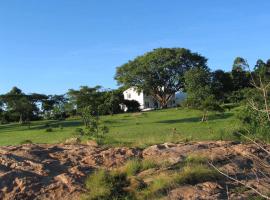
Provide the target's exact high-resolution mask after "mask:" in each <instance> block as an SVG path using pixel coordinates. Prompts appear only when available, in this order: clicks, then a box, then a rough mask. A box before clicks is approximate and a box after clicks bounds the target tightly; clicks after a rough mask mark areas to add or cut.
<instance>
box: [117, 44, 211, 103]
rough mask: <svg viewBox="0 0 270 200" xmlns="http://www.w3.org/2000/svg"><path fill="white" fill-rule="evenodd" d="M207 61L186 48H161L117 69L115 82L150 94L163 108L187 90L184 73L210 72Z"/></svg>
mask: <svg viewBox="0 0 270 200" xmlns="http://www.w3.org/2000/svg"><path fill="white" fill-rule="evenodd" d="M206 61H207V59H206V58H204V57H203V56H201V55H199V54H197V53H192V52H191V51H190V50H188V49H184V48H171V49H169V48H158V49H154V50H153V51H151V52H148V53H146V54H144V55H143V56H139V57H137V58H135V59H134V60H133V61H129V62H128V63H126V64H124V65H122V66H121V67H118V68H117V72H116V76H115V78H116V80H117V81H118V83H120V84H122V85H124V87H136V88H137V89H138V91H141V90H143V91H144V92H146V93H148V94H150V95H151V96H152V97H153V98H154V99H155V100H156V101H157V102H159V103H160V105H161V107H166V106H167V103H168V101H169V100H170V99H171V97H172V96H173V95H174V94H175V93H176V92H178V91H180V90H181V89H183V87H184V73H185V72H186V71H188V70H189V69H192V68H207V66H206Z"/></svg>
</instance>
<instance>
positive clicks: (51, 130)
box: [45, 128, 53, 132]
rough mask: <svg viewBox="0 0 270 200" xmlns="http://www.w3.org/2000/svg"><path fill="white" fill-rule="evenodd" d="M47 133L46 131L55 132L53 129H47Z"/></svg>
mask: <svg viewBox="0 0 270 200" xmlns="http://www.w3.org/2000/svg"><path fill="white" fill-rule="evenodd" d="M45 131H46V132H53V129H52V128H46V130H45Z"/></svg>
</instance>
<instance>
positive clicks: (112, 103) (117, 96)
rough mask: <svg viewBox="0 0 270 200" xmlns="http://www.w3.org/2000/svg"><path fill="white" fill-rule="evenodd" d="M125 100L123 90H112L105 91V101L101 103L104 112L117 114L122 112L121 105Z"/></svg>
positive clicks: (101, 109)
mask: <svg viewBox="0 0 270 200" xmlns="http://www.w3.org/2000/svg"><path fill="white" fill-rule="evenodd" d="M123 101H124V95H123V93H122V91H121V90H110V91H105V92H103V102H101V104H100V112H101V113H102V114H111V115H113V114H116V113H120V112H122V110H121V107H120V105H121V104H122V103H123Z"/></svg>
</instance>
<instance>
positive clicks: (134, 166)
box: [122, 159, 157, 176]
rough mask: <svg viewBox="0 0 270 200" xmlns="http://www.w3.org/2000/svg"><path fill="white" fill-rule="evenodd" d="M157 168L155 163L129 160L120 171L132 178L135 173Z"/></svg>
mask: <svg viewBox="0 0 270 200" xmlns="http://www.w3.org/2000/svg"><path fill="white" fill-rule="evenodd" d="M155 167H157V163H156V162H154V161H153V160H138V159H133V160H129V161H128V162H127V163H126V164H125V165H124V166H123V167H122V170H123V171H124V172H125V173H126V174H127V175H128V176H134V175H136V174H137V173H139V172H141V171H144V170H147V169H151V168H155Z"/></svg>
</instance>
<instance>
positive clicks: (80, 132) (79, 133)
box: [75, 128, 84, 136]
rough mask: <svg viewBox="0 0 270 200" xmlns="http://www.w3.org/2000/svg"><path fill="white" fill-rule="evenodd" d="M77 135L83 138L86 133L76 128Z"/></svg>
mask: <svg viewBox="0 0 270 200" xmlns="http://www.w3.org/2000/svg"><path fill="white" fill-rule="evenodd" d="M75 134H77V135H81V136H83V135H84V131H83V129H82V128H76V129H75Z"/></svg>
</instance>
